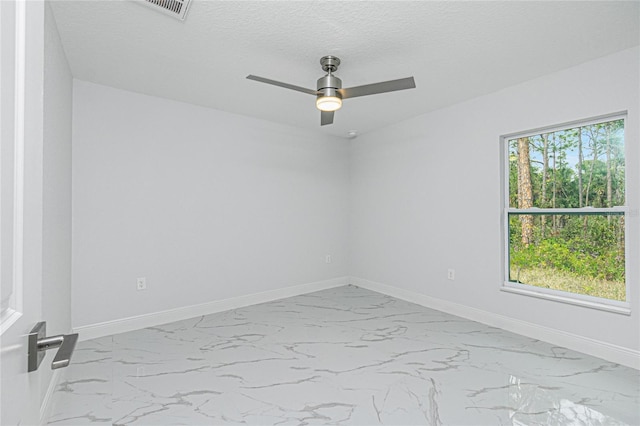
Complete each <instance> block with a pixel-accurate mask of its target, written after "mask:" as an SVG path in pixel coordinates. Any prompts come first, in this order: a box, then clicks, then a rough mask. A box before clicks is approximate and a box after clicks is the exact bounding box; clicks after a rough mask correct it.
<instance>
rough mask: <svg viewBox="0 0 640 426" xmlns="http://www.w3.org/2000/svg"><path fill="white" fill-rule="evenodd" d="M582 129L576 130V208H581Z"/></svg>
mask: <svg viewBox="0 0 640 426" xmlns="http://www.w3.org/2000/svg"><path fill="white" fill-rule="evenodd" d="M583 158H584V157H583V154H582V127H580V128H578V206H579V207H582V160H583Z"/></svg>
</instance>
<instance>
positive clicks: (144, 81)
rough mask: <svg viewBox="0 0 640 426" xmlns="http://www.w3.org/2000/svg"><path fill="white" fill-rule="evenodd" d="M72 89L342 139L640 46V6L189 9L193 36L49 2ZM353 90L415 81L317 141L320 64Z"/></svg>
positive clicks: (185, 25) (125, 4)
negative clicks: (117, 92) (76, 82)
mask: <svg viewBox="0 0 640 426" xmlns="http://www.w3.org/2000/svg"><path fill="white" fill-rule="evenodd" d="M52 7H53V11H54V16H55V18H56V21H57V24H58V29H59V31H60V35H61V38H62V42H63V45H64V48H65V51H66V53H67V57H68V60H69V63H70V66H71V70H72V72H73V75H74V77H76V78H79V79H82V80H88V81H92V82H96V83H100V84H105V85H108V86H113V87H118V88H122V89H127V90H132V91H136V92H141V93H146V94H150V95H155V96H161V97H165V98H170V99H175V100H180V101H184V102H189V103H193V104H198V105H204V106H208V107H211V108H216V109H221V110H225V111H230V112H234V113H239V114H244V115H248V116H252V117H258V118H262V119H266V120H271V121H275V122H280V123H286V124H290V125H294V126H298V127H303V128H308V129H314V130H317V131H320V132H326V133H330V134H334V135H338V136H346V134H347V132H348V131H349V130H357V131H358V132H359V133H361V134H362V133H366V132H369V131H372V130H375V129H376V128H379V127H382V126H385V125H388V124H391V123H395V122H398V121H401V120H404V119H407V118H410V117H414V116H416V115H419V114H421V113H425V112H428V111H432V110H435V109H438V108H442V107H444V106H447V105H451V104H454V103H457V102H460V101H463V100H466V99H470V98H473V97H476V96H479V95H482V94H485V93H489V92H493V91H496V90H499V89H501V88H504V87H507V86H510V85H513V84H516V83H519V82H522V81H526V80H529V79H532V78H535V77H538V76H541V75H544V74H547V73H550V72H553V71H557V70H560V69H564V68H567V67H570V66H573V65H576V64H579V63H582V62H585V61H588V60H590V59H593V58H597V57H600V56H604V55H607V54H610V53H613V52H616V51H619V50H623V49H625V48H629V47H632V46H635V45H637V44H639V43H640V31H639V28H640V24H639V22H640V2H637V1H631V2H616V1H604V2H594V1H586V2H582V1H568V2H559V1H554V2H542V1H534V2H520V1H504V2H479V1H476V2H458V1H443V2H441V1H422V2H420V1H413V2H397V1H394V2H374V1H357V2H356V1H353V2H328V1H321V2H319V1H299V2H290V1H257V2H253V1H202V0H193V2H192V5H191V8H190V10H189V12H188V14H187V18H186V20H185V21H184V22H182V21H178V20H176V19H173V18H171V17H168V16H165V15H163V14H160V13H158V12H156V11H154V10H152V9H149V8H146V7H142V6H140V5H138V4H135V3H134V2H132V1H129V0H119V1H113V0H112V1H100V0H89V1H61V0H54V1H53V2H52ZM324 55H335V56H338V57H339V58H341V60H342V64H341V66H340V69H339V70H338V72H337V73H336V75H337V76H339V77H340V78H341V79H342V81H343V86H344V87H351V86H357V85H361V84H367V83H374V82H378V81H384V80H391V79H396V78H402V77H407V76H411V75H413V76H415V80H416V85H417V88H416V89H413V90H405V91H401V92H396V93H388V94H380V95H375V96H366V97H362V98H355V99H348V100H346V101H345V102H344V105H343V107H342V109H341V110H339V111H338V112H337V113H336V118H335V122H334V124H333V125H331V126H324V127H322V128H321V127H320V125H319V124H320V123H319V122H320V114H319V111H318V110H316V108H315V102H314V98H313V96H310V95H307V94H303V93H299V92H295V91H290V90H286V89H282V88H279V87H275V86H269V85H266V84H262V83H257V82H255V81H250V80H246V79H245V77H246V76H247V75H248V74H256V75H259V76H262V77H267V78H271V79H274V80H280V81H285V82H288V83H291V84H295V85H298V86H304V87H309V88H313V89H314V88H315V83H316V80H317V79H318V78H319V77H321V76H322V75H323V72H322V70H321V68H320V64H319V59H320V57H322V56H324Z"/></svg>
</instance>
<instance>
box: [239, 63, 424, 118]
mask: <svg viewBox="0 0 640 426" xmlns="http://www.w3.org/2000/svg"><path fill="white" fill-rule="evenodd" d="M320 65H322V69H323V70H324V71H325V72H326V73H327V74H326V75H325V76H324V77H320V78H319V79H318V85H317V87H318V88H317V90H313V89H307V88H305V87H300V86H295V85H293V84H289V83H283V82H280V81H276V80H271V79H268V78H264V77H258V76H257V75H248V76H247V78H248V79H249V80H255V81H259V82H261V83H267V84H273V85H274V86H280V87H284V88H285V89H291V90H297V91H298V92H302V93H307V94H309V95H314V96H316V107H317V108H318V109H319V110H320V125H321V126H324V125H327V124H332V123H333V114H334V112H335V111H337V110H339V109H340V107H342V100H343V99H349V98H356V97H358V96H367V95H375V94H378V93H385V92H395V91H396V90H404V89H414V88H415V87H416V82H415V81H414V80H413V77H407V78H400V79H398V80H389V81H382V82H380V83H373V84H365V85H363V86H356V87H349V88H346V89H343V88H342V80H340V79H339V78H338V77H336V76H335V75H333V73H334V72H335V71H337V70H338V66H339V65H340V59H338V58H336V57H335V56H323V57H322V58H321V59H320Z"/></svg>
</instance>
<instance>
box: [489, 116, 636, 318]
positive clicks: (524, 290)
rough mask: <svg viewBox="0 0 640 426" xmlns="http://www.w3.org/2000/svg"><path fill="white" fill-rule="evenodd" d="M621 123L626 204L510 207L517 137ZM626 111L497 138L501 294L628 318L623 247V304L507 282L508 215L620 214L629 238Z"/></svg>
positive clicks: (626, 266)
mask: <svg viewBox="0 0 640 426" xmlns="http://www.w3.org/2000/svg"><path fill="white" fill-rule="evenodd" d="M615 120H623V122H624V126H625V127H624V129H625V141H624V149H625V205H624V206H614V207H611V208H595V207H583V208H531V209H518V208H512V207H510V206H509V164H508V159H509V141H510V140H513V139H517V138H524V137H529V136H536V135H539V134H541V133H552V132H556V131H560V130H566V129H572V128H575V127H580V126H589V125H593V124H600V123H605V122H608V121H615ZM627 122H628V120H627V112H626V111H624V112H618V113H614V114H608V115H603V116H599V117H594V118H590V119H586V120H576V121H571V122H568V123H564V124H559V125H555V126H549V127H544V128H539V129H534V130H529V131H525V132H517V133H511V134H507V135H502V136H501V137H500V152H501V158H500V160H501V167H502V179H501V194H502V197H501V198H502V218H501V222H502V256H501V258H502V264H503V272H502V273H503V279H502V287H501V289H500V290H501V291H506V292H509V293H516V294H520V295H523V296H529V297H536V298H540V299H546V300H552V301H556V302H561V303H567V304H570V305H577V306H583V307H586V308H591V309H598V310H602V311H607V312H613V313H617V314H623V315H631V304H630V303H629V271H630V268H631V266H632V265H631V264H630V261H629V256H628V254H629V248H628V246H625V301H619V300H612V299H606V298H602V297H595V296H588V295H584V294H579V293H570V292H565V291H560V290H553V289H548V288H542V287H537V286H533V285H528V284H523V283H517V282H513V281H509V213H520V214H522V213H532V214H536V215H541V214H546V215H554V214H555V215H558V214H586V215H593V214H598V213H610V214H618V215H620V214H622V215H624V216H625V230H624V232H625V236H628V235H629V220H628V216H629V208H628V204H629V201H628V195H629V194H628V181H629V179H628V173H627V172H626V165H627V158H628V155H627V154H628V149H627V147H628V143H627V137H626V136H627V132H626V126H627Z"/></svg>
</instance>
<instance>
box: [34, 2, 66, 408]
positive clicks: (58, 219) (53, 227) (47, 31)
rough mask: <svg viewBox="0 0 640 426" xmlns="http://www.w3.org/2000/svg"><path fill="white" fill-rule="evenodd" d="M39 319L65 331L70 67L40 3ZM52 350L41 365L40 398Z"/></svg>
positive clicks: (47, 379) (45, 386)
mask: <svg viewBox="0 0 640 426" xmlns="http://www.w3.org/2000/svg"><path fill="white" fill-rule="evenodd" d="M44 52H45V53H44V55H45V56H44V100H43V101H44V117H43V119H44V149H43V224H42V226H43V233H42V239H43V241H42V319H43V320H45V321H47V334H48V335H50V336H53V335H56V334H63V333H68V332H70V331H71V99H72V84H73V79H72V77H71V71H70V69H69V65H68V63H67V58H66V56H65V53H64V50H63V49H62V44H61V42H60V37H59V35H58V29H57V27H56V23H55V20H54V18H53V15H52V12H51V6H50V5H49V4H48V3H46V4H45V22H44ZM54 355H55V351H48V352H47V355H46V356H47V358H46V359H45V360H43V364H42V365H43V367H44V368H41V386H42V388H41V392H42V398H44V397H45V393H46V391H47V389H48V386H49V382H50V378H51V374H52V371H51V369H50V368H49V365H50V364H51V360H52V358H53V356H54Z"/></svg>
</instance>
